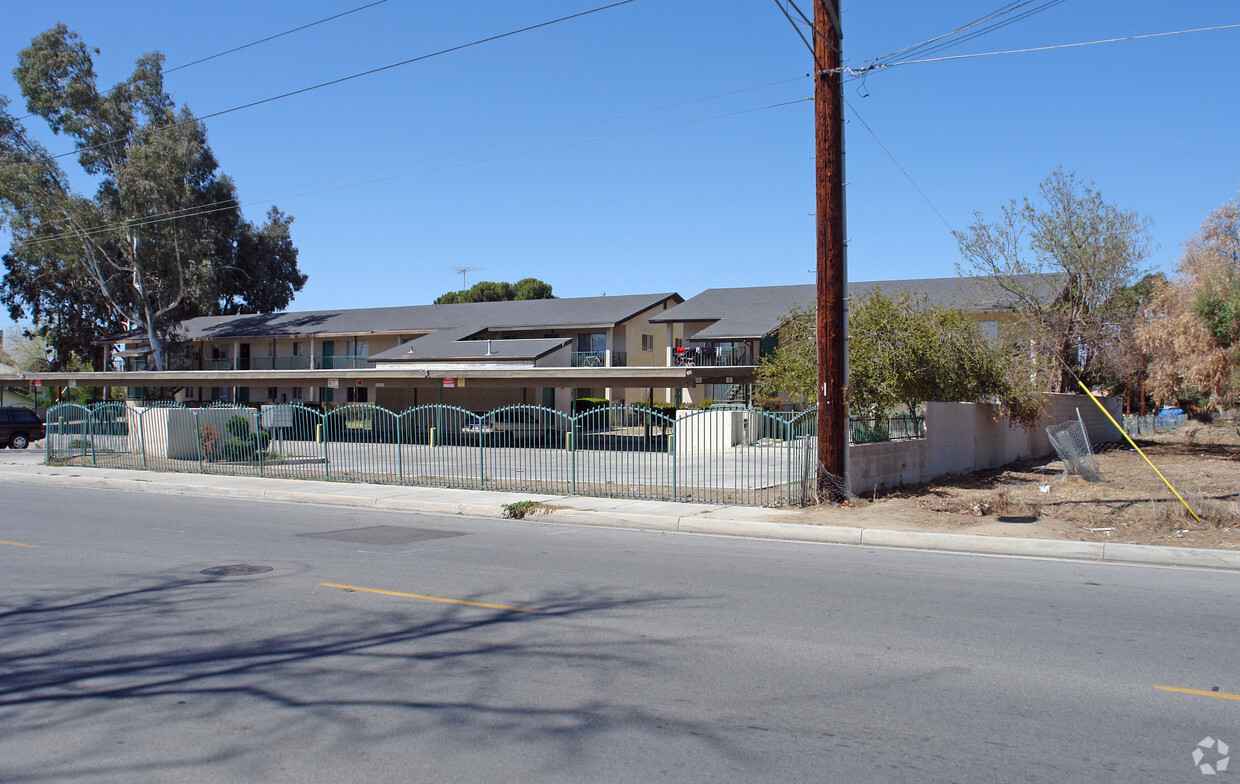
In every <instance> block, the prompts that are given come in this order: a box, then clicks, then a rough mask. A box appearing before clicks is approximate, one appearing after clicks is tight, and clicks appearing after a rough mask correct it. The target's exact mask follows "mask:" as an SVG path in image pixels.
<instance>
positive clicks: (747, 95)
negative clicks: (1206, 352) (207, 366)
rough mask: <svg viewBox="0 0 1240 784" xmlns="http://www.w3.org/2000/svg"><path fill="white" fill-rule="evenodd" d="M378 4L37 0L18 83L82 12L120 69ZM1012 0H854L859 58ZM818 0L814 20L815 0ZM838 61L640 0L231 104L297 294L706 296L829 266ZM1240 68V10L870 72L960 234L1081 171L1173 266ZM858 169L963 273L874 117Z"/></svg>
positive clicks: (175, 85) (171, 79)
mask: <svg viewBox="0 0 1240 784" xmlns="http://www.w3.org/2000/svg"><path fill="white" fill-rule="evenodd" d="M363 3H364V0H298V2H291V1H290V2H283V1H276V0H271V1H267V2H254V1H253V0H250V1H248V2H239V1H234V0H214V1H213V2H210V3H169V2H154V1H145V0H142V1H140V0H123V1H121V2H116V3H98V2H84V1H76V2H69V1H67V0H66V1H60V0H41V2H38V3H29V2H21V3H19V2H9V3H6V4H5V6H4V25H3V26H2V27H0V63H2V64H3V67H2V68H0V74H2V76H0V93H4V94H5V95H7V96H8V97H9V98H10V99H14V101H15V103H18V104H20V101H19V99H18V91H17V88H16V85H15V84H14V82H13V81H12V78H11V76H10V75H9V72H10V70H11V68H12V66H13V65H14V64H15V63H16V53H17V51H18V50H20V49H21V48H22V47H24V46H25V45H27V44H28V43H29V41H30V39H31V38H32V37H33V36H35V35H37V34H38V33H39V32H41V31H43V30H45V29H47V28H48V27H50V26H51V25H53V24H54V23H56V22H57V21H62V22H64V23H65V24H66V25H68V26H69V27H70V28H71V29H73V30H75V31H77V32H78V33H79V34H80V35H81V36H82V37H83V39H84V40H85V41H86V42H87V43H88V44H89V45H91V46H93V47H98V48H99V49H100V54H99V55H98V56H97V57H96V58H95V63H96V70H97V71H98V73H99V75H100V81H101V83H102V84H104V85H111V84H113V83H114V82H116V81H118V80H119V79H121V78H123V77H125V76H126V75H128V73H129V72H130V71H131V69H132V66H133V61H134V59H135V58H136V57H138V56H139V55H141V54H143V53H144V52H147V51H151V50H156V49H157V50H159V51H162V52H163V53H164V54H165V55H166V58H167V60H166V63H167V66H168V67H170V68H171V67H174V66H177V65H180V64H183V63H187V62H190V61H192V60H196V59H198V58H200V57H205V56H207V55H211V54H214V53H217V52H220V51H223V50H226V49H229V48H231V47H234V46H239V45H241V44H245V43H249V42H251V41H254V40H256V39H258V38H262V37H264V36H268V35H272V34H275V33H279V32H282V31H285V30H288V29H290V28H293V27H296V26H298V25H301V24H306V23H309V22H313V21H315V20H318V19H321V18H323V17H326V16H330V15H332V14H335V13H340V12H342V11H346V10H349V9H351V8H355V7H357V6H360V5H363ZM603 4H604V0H593V1H592V0H540V1H539V2H512V1H511V0H508V1H507V2H499V1H492V0H456V2H452V3H432V2H423V1H422V0H387V2H383V3H381V4H379V5H376V6H374V7H372V8H369V9H366V10H363V11H359V12H357V13H354V14H351V15H348V16H346V17H343V18H341V19H338V20H336V21H333V22H329V23H326V24H322V25H319V26H316V27H313V28H311V29H308V30H304V31H301V32H298V33H294V34H291V35H288V36H284V37H282V38H279V39H277V40H274V41H271V42H268V43H265V44H262V45H259V46H254V47H251V48H248V49H245V50H243V51H240V52H237V53H234V54H231V55H227V56H225V57H220V58H217V59H214V60H211V61H209V62H206V63H202V64H199V65H195V66H193V67H190V68H185V69H182V70H179V71H176V72H173V73H170V74H169V75H168V77H167V84H168V87H169V89H170V91H171V92H172V94H173V96H174V97H175V99H176V100H177V101H178V102H181V103H186V104H188V105H189V106H190V107H191V109H193V111H194V112H195V113H196V114H198V115H205V114H209V113H212V112H216V111H219V110H223V109H228V108H230V107H233V106H237V105H240V104H245V103H248V102H251V101H255V100H259V99H263V98H267V97H270V96H274V95H277V94H280V93H284V92H288V91H290V90H295V89H298V88H301V87H306V86H309V85H312V84H315V83H318V82H322V81H326V80H329V79H335V78H338V77H341V76H346V75H349V74H353V73H357V72H359V71H364V70H367V69H371V68H376V67H379V66H383V65H387V64H389V63H393V62H397V61H401V60H405V59H409V58H412V57H416V56H418V55H422V54H426V53H429V52H434V51H437V50H441V49H445V48H448V47H451V46H455V45H458V44H462V43H466V42H469V41H474V40H477V39H480V38H484V37H487V36H490V35H495V34H498V33H503V32H506V31H509V30H512V29H516V28H520V27H524V26H527V25H531V24H535V23H538V22H542V21H546V20H549V19H553V18H556V17H559V16H563V15H566V14H571V13H576V12H580V11H584V10H587V9H590V8H594V7H596V6H598V5H603ZM1003 4H1004V3H1003V2H1001V1H1000V0H988V1H986V2H975V1H974V0H954V2H951V3H927V2H921V1H919V2H914V1H913V0H890V1H889V2H867V3H856V4H846V5H847V6H848V7H846V9H845V14H844V21H843V26H844V33H845V36H844V41H843V51H844V54H845V57H846V61H847V62H848V64H850V65H853V66H860V65H864V64H865V63H866V62H867V61H868V60H871V59H873V58H875V57H878V56H881V55H885V54H887V53H889V52H892V51H894V50H898V49H901V48H902V47H905V46H908V45H911V44H915V43H918V42H920V41H923V40H925V39H928V38H931V37H933V36H936V35H939V34H942V33H946V32H948V31H950V30H953V29H955V28H957V27H959V26H960V25H962V24H966V23H969V22H971V21H973V20H975V19H977V18H979V17H981V16H984V15H986V14H988V13H990V12H992V11H995V10H996V9H997V8H999V7H1000V6H1002V5H1003ZM799 5H800V6H801V8H802V9H804V10H805V11H806V12H807V13H808V12H809V9H810V7H811V0H801V2H799ZM1238 22H1240V7H1237V5H1236V3H1235V0H1197V1H1195V2H1192V3H1166V2H1152V1H1150V2H1147V1H1146V0H1132V1H1131V2H1123V3H1120V2H1114V1H1112V2H1102V1H1100V0H1092V1H1091V0H1065V2H1062V3H1060V4H1058V5H1055V6H1054V7H1052V8H1049V9H1048V10H1046V11H1044V12H1042V13H1039V14H1037V15H1036V16H1033V17H1032V18H1030V19H1027V20H1024V21H1021V22H1018V23H1015V24H1012V25H1010V26H1008V27H1006V28H1004V29H1002V30H999V31H996V32H994V33H991V34H988V35H985V36H983V37H980V38H978V39H976V40H974V41H971V42H968V43H965V44H962V45H961V46H958V47H955V48H953V49H951V50H949V51H948V52H944V54H966V53H972V52H989V51H995V50H1005V49H1017V48H1027V47H1035V46H1048V45H1055V44H1064V43H1072V42H1078V41H1092V40H1098V39H1107V38H1116V37H1124V36H1134V35H1145V34H1150V33H1163V32H1169V31H1173V30H1182V29H1187V28H1199V27H1211V26H1217V25H1226V24H1236V23H1238ZM810 70H811V63H810V57H809V53H808V51H807V50H806V48H805V46H804V44H803V43H802V42H801V40H800V39H799V38H798V37H797V35H796V33H795V31H794V30H793V29H792V27H791V26H790V25H789V23H788V21H787V20H786V19H785V18H784V16H783V15H782V14H781V13H780V11H779V9H778V7H777V6H776V4H775V3H774V2H769V1H766V0H746V1H745V2H741V1H740V0H636V2H632V3H629V4H627V5H624V6H621V7H618V8H614V9H611V10H607V11H603V12H600V13H597V14H592V15H589V16H586V17H583V18H580V19H576V20H573V21H569V22H565V23H562V24H558V25H554V26H552V27H548V28H544V29H540V30H535V31H532V32H529V33H524V34H521V35H516V36H513V37H510V38H505V39H503V40H500V41H495V42H493V43H488V44H484V45H481V46H477V47H473V48H469V49H466V50H463V51H459V52H455V53H452V54H448V55H444V56H440V57H435V58H432V59H428V60H425V61H422V62H419V63H415V64H412V65H409V66H405V67H402V68H397V69H393V70H389V71H385V72H383V73H380V74H376V75H373V76H369V77H365V78H361V79H357V80H353V81H350V82H347V83H344V84H340V85H336V86H332V87H326V88H323V89H321V90H316V91H313V92H309V93H306V94H302V95H299V96H295V97H292V98H288V99H285V100H281V101H277V102H273V103H269V104H265V105H263V106H258V107H255V108H252V109H246V110H243V111H238V112H234V113H231V114H226V115H224V116H221V117H218V118H214V119H211V120H208V121H207V125H208V129H209V138H210V142H211V145H212V147H213V149H214V150H215V152H216V155H217V157H218V158H219V160H220V162H221V166H222V169H223V170H224V171H225V172H226V173H228V174H229V175H230V176H232V177H233V178H234V179H235V180H236V182H237V185H238V188H239V191H240V194H241V197H242V200H243V202H244V210H245V212H246V214H247V216H249V217H251V218H252V219H256V220H257V219H261V217H262V215H263V213H264V212H265V211H266V209H267V208H268V206H270V205H271V204H273V203H274V204H276V205H278V206H279V207H280V208H281V209H283V210H285V211H286V212H289V213H291V214H292V215H294V216H295V218H296V223H295V224H294V227H293V232H294V240H295V242H296V244H297V246H298V247H299V248H300V250H301V257H300V264H301V268H302V270H303V271H304V272H306V273H308V274H309V276H310V280H309V282H308V283H307V285H306V287H305V289H304V290H303V291H302V292H301V293H300V294H299V295H298V296H297V298H296V300H295V302H294V303H293V306H292V307H293V309H298V310H309V309H325V308H334V307H368V306H388V305H402V304H424V303H429V302H430V301H431V300H433V299H434V298H435V297H436V296H438V295H439V294H442V293H443V292H445V291H448V290H451V289H456V288H459V287H460V286H461V279H462V278H461V275H460V274H457V273H456V272H454V270H455V269H458V268H461V267H474V268H477V269H474V270H472V271H470V272H469V273H468V275H467V279H468V283H470V284H473V283H475V282H477V281H479V280H508V281H515V280H517V279H519V278H523V277H529V276H533V277H537V278H541V279H543V280H545V281H547V282H548V283H551V284H552V286H553V287H554V290H555V293H556V294H557V295H559V296H594V295H599V294H613V295H615V294H631V293H641V292H655V291H676V292H679V293H680V294H681V295H683V296H685V297H689V296H692V295H694V294H696V293H698V292H700V291H701V290H703V289H705V288H709V287H713V286H748V285H773V284H790V283H808V282H812V280H813V273H812V271H811V270H812V269H813V266H814V218H813V217H812V212H813V211H814V168H813V160H812V155H813V114H812V104H811V103H810V102H808V101H806V100H803V99H806V98H808V97H810V96H811V94H812V83H811V81H810V79H809V78H808V76H807V75H808V73H809V72H810ZM1237 74H1240V29H1230V30H1221V31H1215V32H1202V33H1195V34H1190V35H1181V36H1172V37H1165V38H1156V39H1150V40H1136V41H1123V42H1119V43H1110V44H1102V45H1097V46H1089V47H1081V48H1073V49H1059V50H1054V51H1046V52H1035V53H1027V54H1013V55H1005V56H992V57H979V58H973V59H966V60H954V61H948V62H938V63H928V64H920V65H907V66H902V67H898V68H892V69H890V70H887V71H884V72H881V73H875V74H873V75H871V76H869V77H868V78H867V79H866V80H865V81H864V85H863V84H862V83H861V82H860V81H854V82H850V83H849V84H848V85H847V86H846V88H845V90H846V92H845V95H846V98H847V100H848V101H849V103H850V104H851V105H852V106H853V107H854V108H855V110H856V112H859V113H860V116H861V117H863V118H864V120H865V122H866V123H868V124H869V126H870V128H871V129H872V130H873V132H874V134H876V135H877V137H878V139H880V140H881V142H882V144H883V145H885V146H886V148H887V149H888V150H889V151H890V153H891V154H892V155H893V156H894V157H895V159H896V160H897V161H899V163H900V165H901V166H903V167H904V169H905V170H906V171H907V172H908V174H909V175H910V176H911V178H912V179H913V180H914V181H915V182H916V183H917V185H918V186H919V187H920V188H921V190H922V191H924V193H925V194H926V196H927V197H928V198H929V199H930V201H931V202H933V204H934V206H935V207H936V208H937V209H938V211H939V212H940V213H942V216H943V219H945V220H946V222H947V223H948V224H950V225H951V226H952V227H954V228H957V229H960V228H964V227H965V226H967V225H968V223H969V222H970V221H971V220H972V213H973V211H974V210H981V211H982V212H983V213H984V214H986V215H987V216H995V215H997V212H998V208H999V206H1000V205H1001V204H1003V203H1004V202H1005V201H1006V200H1007V199H1010V198H1019V197H1020V196H1021V195H1023V194H1026V193H1032V192H1033V191H1034V190H1035V189H1036V187H1037V184H1038V183H1039V182H1040V181H1041V180H1042V179H1043V178H1045V177H1046V176H1047V175H1048V174H1049V173H1050V172H1051V171H1052V170H1053V169H1054V168H1055V167H1056V166H1058V165H1062V166H1063V167H1064V168H1065V169H1066V170H1069V171H1074V172H1076V173H1078V174H1079V175H1080V176H1081V177H1083V178H1085V179H1086V180H1087V181H1088V180H1092V181H1093V182H1094V183H1095V184H1096V186H1097V187H1098V188H1099V189H1100V190H1101V191H1102V193H1103V195H1104V196H1105V197H1107V198H1108V199H1109V200H1111V201H1114V202H1116V203H1118V204H1119V205H1120V206H1122V207H1124V208H1127V209H1134V210H1137V211H1139V212H1140V213H1142V214H1144V215H1148V216H1149V217H1150V218H1152V219H1153V222H1154V224H1153V235H1154V239H1155V240H1156V242H1157V247H1156V248H1155V249H1154V251H1153V253H1152V255H1151V258H1150V260H1149V264H1150V266H1152V267H1155V268H1162V269H1170V268H1172V267H1173V266H1174V263H1175V259H1176V258H1177V256H1178V253H1179V246H1180V243H1181V242H1183V241H1184V240H1185V239H1187V238H1188V237H1189V236H1191V235H1192V234H1193V233H1194V232H1195V231H1196V230H1197V227H1198V226H1199V225H1200V223H1201V222H1202V220H1203V219H1204V218H1205V217H1206V215H1207V214H1208V213H1209V211H1210V210H1211V209H1212V208H1213V207H1214V206H1215V205H1217V204H1220V203H1222V202H1224V201H1228V200H1230V199H1233V198H1235V197H1236V195H1237V187H1238V186H1240V155H1238V153H1237V145H1236V139H1237V136H1236V129H1237V128H1240V80H1237ZM790 102H791V103H790ZM777 104H787V105H782V106H777ZM661 107H671V108H661ZM768 107H770V108H768ZM14 108H16V109H21V108H22V107H21V106H20V105H18V106H15V107H14ZM720 115H727V116H720ZM611 118H619V119H611ZM705 118H713V119H705ZM30 122H31V127H32V128H40V127H41V124H40V123H39V121H38V120H32V121H30ZM46 143H47V145H48V146H49V148H51V149H52V150H54V151H56V152H60V151H66V150H69V149H70V148H71V144H70V143H69V142H68V141H67V140H65V139H53V138H46ZM544 148H549V149H544ZM847 177H848V234H849V240H850V244H849V276H850V277H851V278H852V279H854V280H881V279H906V278H919V277H942V276H951V275H954V274H955V265H956V262H957V260H958V253H957V251H956V246H955V241H954V240H953V238H952V236H951V234H950V232H949V230H948V228H947V226H945V225H944V220H941V219H940V218H939V216H938V215H936V214H935V212H934V211H933V210H932V209H931V208H930V207H929V206H928V205H927V204H926V202H925V201H924V200H923V198H922V196H921V195H919V194H918V193H917V191H916V190H914V188H913V187H912V186H911V185H910V184H909V182H908V180H906V179H905V177H904V175H903V174H902V173H901V172H900V171H899V169H898V168H897V167H896V165H895V164H893V163H892V161H891V160H890V158H888V156H887V154H886V153H885V152H883V150H882V148H881V147H880V146H879V144H878V143H877V142H876V141H875V138H874V136H872V135H871V134H870V133H869V132H868V131H867V130H866V129H865V128H864V127H863V126H862V124H861V123H860V122H857V116H856V115H855V114H853V113H851V112H850V123H849V125H848V128H847ZM370 180H379V181H376V182H364V181H370ZM78 182H79V185H80V187H83V188H88V187H89V183H87V182H86V181H85V179H79V180H78ZM357 183H362V184H357ZM350 185H353V187H342V186H350ZM0 239H2V240H3V242H4V243H5V244H6V245H7V237H3V238H0Z"/></svg>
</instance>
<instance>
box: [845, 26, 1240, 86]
mask: <svg viewBox="0 0 1240 784" xmlns="http://www.w3.org/2000/svg"><path fill="white" fill-rule="evenodd" d="M1238 27H1240V24H1227V25H1216V26H1214V27H1195V28H1193V29H1191V30H1172V31H1171V32H1167V33H1147V34H1145V35H1127V36H1123V37H1122V38H1103V39H1100V40H1097V41H1079V42H1077V43H1071V44H1053V45H1050V46H1031V47H1028V48H1026V49H1004V50H1001V51H997V52H976V53H974V54H953V55H945V56H943V57H929V58H926V59H922V60H900V61H898V62H894V63H887V64H885V65H878V66H867V67H865V68H855V69H854V68H848V69H845V70H846V71H847V72H848V73H849V74H852V75H854V76H860V75H862V74H864V73H867V72H869V71H871V70H875V71H879V70H884V69H887V68H895V67H896V66H899V65H920V64H922V63H941V62H944V61H946V60H967V59H970V58H974V57H993V56H995V55H1000V54H1025V53H1026V52H1046V51H1049V50H1051V49H1072V48H1074V47H1078V46H1094V45H1096V44H1113V43H1118V42H1120V41H1140V40H1143V39H1146V38H1165V37H1167V36H1169V35H1184V34H1186V33H1208V32H1211V31H1214V30H1232V29H1235V28H1238Z"/></svg>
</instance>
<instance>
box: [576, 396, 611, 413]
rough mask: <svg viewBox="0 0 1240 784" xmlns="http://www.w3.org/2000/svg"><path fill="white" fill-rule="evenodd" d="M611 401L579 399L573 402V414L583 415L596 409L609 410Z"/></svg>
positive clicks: (601, 398)
mask: <svg viewBox="0 0 1240 784" xmlns="http://www.w3.org/2000/svg"><path fill="white" fill-rule="evenodd" d="M609 405H611V401H610V400H608V399H607V398H605V397H579V398H576V399H574V400H573V414H574V415H576V414H582V413H585V412H586V411H593V410H594V409H596V408H607V407H608V406H609Z"/></svg>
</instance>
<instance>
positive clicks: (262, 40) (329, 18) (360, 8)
mask: <svg viewBox="0 0 1240 784" xmlns="http://www.w3.org/2000/svg"><path fill="white" fill-rule="evenodd" d="M387 1H388V0H375V2H373V3H367V4H366V5H360V6H358V7H357V8H351V9H349V10H348V11H342V12H340V13H338V14H333V15H332V16H327V17H324V18H322V19H320V20H318V21H317V22H310V23H309V24H304V25H301V26H300V27H294V28H293V29H291V30H285V31H284V32H282V33H276V34H275V35H269V36H267V37H266V38H260V39H258V40H257V41H251V42H250V43H248V44H242V45H241V46H234V47H233V48H232V49H225V50H224V51H222V52H216V53H215V54H212V55H207V56H206V57H200V58H199V59H197V60H194V61H192V62H188V63H185V64H184V65H178V66H176V67H175V68H166V69H164V73H165V74H170V73H172V72H173V71H180V70H181V69H182V68H189V67H190V66H192V65H198V64H200V63H205V62H207V61H208V60H214V59H216V58H217V57H223V56H224V55H226V54H232V53H233V52H240V51H241V50H242V49H249V48H250V47H251V46H258V45H259V44H265V43H267V42H268V41H274V40H275V39H277V38H283V37H284V36H286V35H292V34H293V33H298V32H301V31H302V30H307V29H309V28H311V27H316V26H318V25H321V24H323V23H324V22H330V21H332V20H334V19H339V18H340V17H342V16H348V15H349V14H355V13H357V12H358V11H365V10H366V9H367V8H374V7H375V6H377V5H382V4H383V3H386V2H387Z"/></svg>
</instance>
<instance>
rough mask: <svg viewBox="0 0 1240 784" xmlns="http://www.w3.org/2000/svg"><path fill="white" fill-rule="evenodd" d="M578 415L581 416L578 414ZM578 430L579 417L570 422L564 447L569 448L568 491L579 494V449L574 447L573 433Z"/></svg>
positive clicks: (571, 493) (570, 493)
mask: <svg viewBox="0 0 1240 784" xmlns="http://www.w3.org/2000/svg"><path fill="white" fill-rule="evenodd" d="M577 416H581V415H580V414H578V415H577ZM576 431H577V417H573V418H572V419H571V420H569V423H568V432H567V433H565V434H564V448H565V449H567V450H568V493H569V495H577V450H575V449H573V433H575V432H576Z"/></svg>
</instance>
